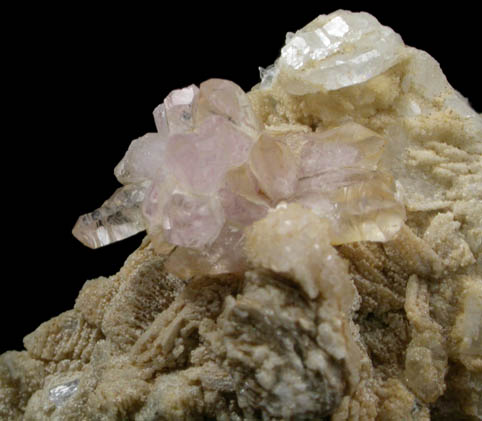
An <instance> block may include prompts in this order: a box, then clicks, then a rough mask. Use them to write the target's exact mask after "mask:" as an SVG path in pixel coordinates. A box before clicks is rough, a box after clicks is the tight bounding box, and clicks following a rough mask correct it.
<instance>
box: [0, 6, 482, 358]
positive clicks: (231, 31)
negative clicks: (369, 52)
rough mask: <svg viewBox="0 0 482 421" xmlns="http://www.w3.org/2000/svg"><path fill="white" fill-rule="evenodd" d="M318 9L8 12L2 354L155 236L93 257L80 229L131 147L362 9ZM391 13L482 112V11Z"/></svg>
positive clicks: (382, 15) (402, 9) (389, 21)
mask: <svg viewBox="0 0 482 421" xmlns="http://www.w3.org/2000/svg"><path fill="white" fill-rule="evenodd" d="M317 3H318V6H316V7H315V6H307V5H306V4H307V2H299V4H300V7H299V8H298V7H297V4H296V2H293V3H290V5H286V6H279V5H278V6H275V5H271V4H266V3H261V2H259V4H257V5H255V6H253V5H251V6H249V5H248V4H247V3H240V2H236V3H234V2H229V3H222V5H220V6H206V7H204V8H203V7H200V6H197V7H196V8H195V9H193V8H192V6H191V5H190V4H189V3H187V2H182V3H181V2H179V4H174V3H166V2H162V3H160V4H161V5H162V6H161V7H163V9H161V8H160V7H157V8H156V9H144V10H143V9H141V8H136V9H135V10H133V9H132V8H130V7H128V6H119V5H118V4H117V5H115V6H114V5H113V6H112V8H111V9H109V10H99V9H98V8H97V7H93V8H87V7H84V8H80V7H79V8H78V9H76V8H75V7H71V8H69V9H62V8H52V9H51V10H49V9H45V7H43V8H42V9H41V10H33V9H28V10H27V9H26V10H20V11H16V12H11V13H4V14H3V18H2V19H3V20H4V21H5V22H4V23H6V24H8V26H5V27H8V29H7V30H6V32H7V33H6V34H5V36H4V37H3V41H2V43H3V54H2V55H3V60H2V62H3V64H2V67H3V69H4V71H6V75H5V73H4V77H3V83H2V85H3V89H2V91H3V95H2V101H3V105H4V107H3V112H2V123H3V124H2V126H3V127H2V128H3V130H2V147H3V153H2V155H1V157H2V161H3V189H2V193H3V194H2V196H3V198H2V211H3V212H2V214H3V219H2V226H3V228H4V230H3V232H4V235H3V238H2V240H3V245H4V249H3V256H2V261H3V271H2V277H3V279H2V284H1V289H0V297H1V298H0V311H1V315H0V320H1V322H2V323H3V325H4V326H5V327H6V329H5V330H4V332H2V336H0V337H1V342H0V353H1V352H3V351H5V350H8V349H22V347H23V345H22V338H23V336H25V335H26V334H27V333H29V332H31V331H32V330H34V329H35V328H36V327H37V326H38V325H39V324H40V323H41V322H43V321H46V320H48V319H49V318H51V317H53V316H55V315H57V314H59V313H61V312H63V311H66V310H68V309H70V308H72V306H73V304H74V301H75V298H76V296H77V294H78V292H79V290H80V289H81V287H82V285H83V283H84V281H85V280H87V279H91V278H95V277H97V276H101V275H106V276H108V275H110V274H114V273H115V272H116V271H117V270H118V269H119V268H120V266H121V265H122V263H123V261H124V260H125V259H126V257H127V256H128V255H129V254H130V253H131V252H132V251H134V250H135V249H136V247H137V246H138V244H139V243H140V241H141V239H142V234H140V235H137V236H135V237H133V238H131V239H129V240H125V241H123V242H120V243H117V244H112V245H110V246H108V247H105V248H103V249H99V250H90V249H88V248H86V247H84V246H82V245H81V244H80V243H79V242H77V241H76V240H75V239H74V238H73V237H72V236H71V229H72V227H73V225H74V223H75V221H76V219H77V217H78V216H79V215H80V214H83V213H86V212H89V211H92V210H94V209H95V208H96V207H98V206H99V205H100V204H101V203H102V202H103V201H104V200H105V199H106V198H107V197H108V196H109V195H110V194H111V193H112V192H113V191H114V189H115V188H116V187H117V186H118V184H117V181H116V180H115V178H114V176H113V168H114V166H115V165H116V164H117V162H118V161H119V160H120V159H121V158H122V156H123V154H124V152H125V150H126V149H127V146H128V145H129V143H130V141H131V140H132V139H134V138H136V137H138V136H141V135H143V134H144V133H145V132H148V131H154V130H155V126H154V122H153V119H152V110H153V108H154V107H155V106H156V105H158V104H159V103H160V102H162V100H163V98H164V97H165V96H166V95H167V94H168V93H169V92H170V91H171V90H172V89H175V88H180V87H184V86H187V85H189V84H191V83H196V84H199V83H200V82H202V81H203V80H205V79H208V78H210V77H219V78H226V79H231V80H233V81H235V82H237V83H238V84H239V85H240V86H241V87H242V88H243V89H245V90H249V89H250V88H251V87H252V86H253V85H254V84H256V83H257V82H258V80H259V73H258V66H263V67H266V66H267V65H269V64H271V63H272V62H273V61H274V60H275V58H276V57H277V56H278V54H279V51H280V48H281V47H282V45H283V43H284V36H285V33H286V32H287V31H295V30H297V29H300V28H301V27H303V26H304V25H305V24H307V23H308V22H309V21H311V20H312V19H314V18H315V17H316V16H317V15H318V14H321V13H330V12H332V11H334V10H336V9H338V8H345V9H351V10H354V11H359V10H360V6H359V5H358V6H356V5H353V4H349V3H347V2H343V3H341V2H340V3H334V2H317ZM278 4H280V3H278ZM384 4H385V7H369V6H368V5H366V7H363V9H362V10H366V11H368V12H370V13H372V14H374V15H375V16H376V17H377V18H378V19H379V20H380V21H381V23H383V24H385V25H388V26H391V27H392V28H393V29H394V30H395V31H397V32H398V33H400V34H401V35H402V37H403V39H404V41H405V43H406V44H408V45H411V46H415V47H417V48H420V49H424V50H426V51H428V52H429V53H430V54H431V55H433V56H434V57H435V58H436V59H437V60H438V61H439V62H440V63H441V66H442V68H443V69H444V71H445V73H446V75H447V77H448V79H449V81H450V82H451V83H452V85H453V86H454V87H455V88H456V89H458V90H459V91H460V92H461V93H462V94H463V95H464V96H467V97H469V98H470V100H471V102H472V105H473V106H474V108H475V109H477V110H478V111H482V95H481V88H480V65H479V59H480V57H479V56H480V47H479V46H480V40H481V37H480V35H479V29H480V25H479V23H478V13H476V12H475V10H470V9H467V8H464V9H463V10H459V11H457V10H453V9H452V10H450V9H448V8H447V9H446V10H444V9H441V8H437V9H433V10H420V9H419V8H418V7H417V5H410V4H408V3H407V2H392V3H388V2H385V3H384ZM455 6H456V5H455V4H453V7H455Z"/></svg>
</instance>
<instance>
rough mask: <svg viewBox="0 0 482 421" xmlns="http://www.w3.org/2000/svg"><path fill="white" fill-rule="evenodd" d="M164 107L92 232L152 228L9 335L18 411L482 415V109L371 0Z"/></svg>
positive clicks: (7, 365) (4, 397) (17, 415)
mask: <svg viewBox="0 0 482 421" xmlns="http://www.w3.org/2000/svg"><path fill="white" fill-rule="evenodd" d="M261 76H262V80H261V83H260V84H258V85H257V86H255V87H254V88H253V89H252V90H251V91H250V92H248V93H247V94H246V93H244V92H243V91H242V90H241V88H239V86H237V85H236V84H235V83H233V82H229V81H225V80H220V79H210V80H208V81H206V82H203V83H202V84H201V85H200V86H199V87H197V86H194V85H191V86H189V87H185V88H182V89H176V90H174V91H173V92H172V93H171V94H170V95H169V96H168V97H166V99H165V100H164V102H163V103H162V104H161V105H159V106H158V107H157V108H156V109H155V110H154V118H155V121H156V127H157V130H158V131H157V133H148V134H146V135H145V136H143V137H141V138H139V139H136V140H134V141H133V142H132V144H131V146H130V147H129V150H128V151H127V153H126V155H125V157H124V158H123V160H122V161H121V162H120V163H119V164H118V166H117V167H116V169H115V175H116V176H117V178H118V180H119V181H120V182H121V183H122V184H123V187H121V188H120V189H119V190H118V191H117V192H115V193H114V195H113V196H112V197H111V198H110V199H108V200H107V201H106V202H105V203H104V205H103V206H102V207H100V208H99V209H98V210H96V211H94V212H92V213H90V214H87V215H84V216H82V217H80V218H79V221H78V222H77V224H76V226H75V228H74V235H75V236H76V237H77V238H79V239H80V240H81V241H82V242H84V243H85V244H86V245H88V246H90V247H93V248H95V247H99V246H102V245H105V244H109V243H110V242H113V241H118V240H121V239H123V238H126V237H128V236H130V235H133V234H135V233H136V232H139V231H142V230H144V229H146V230H147V235H146V237H145V239H144V241H143V242H142V245H141V246H140V247H139V249H138V250H136V251H135V252H134V253H133V254H132V255H131V256H130V257H129V258H128V259H127V261H126V263H125V264H124V266H123V267H122V268H121V270H120V271H119V272H118V273H117V274H115V275H113V276H111V277H108V278H105V277H100V278H97V279H93V280H90V281H87V282H86V283H85V285H84V286H83V288H82V290H81V291H80V293H79V296H78V298H77V300H76V302H75V306H74V308H73V309H72V310H70V311H67V312H65V313H62V314H60V315H59V316H57V317H55V318H53V319H51V320H49V321H47V322H45V323H43V324H42V325H40V326H39V327H38V328H37V329H36V330H35V331H34V332H32V333H31V334H29V335H27V336H26V337H25V339H24V344H25V348H26V349H25V351H20V352H17V351H9V352H6V353H5V354H2V355H1V356H0V419H2V420H3V419H5V420H22V421H34V420H35V421H40V420H96V421H97V420H98V421H104V420H105V421H107V420H109V421H110V420H135V421H156V420H201V419H213V420H214V419H215V420H222V421H228V420H234V421H241V420H332V421H348V420H350V421H355V420H356V421H362V420H363V421H368V420H376V421H385V420H400V421H402V420H403V421H406V420H413V421H416V420H417V421H422V420H423V421H426V420H482V117H481V116H480V115H479V114H477V113H476V112H475V111H474V110H473V109H472V108H471V107H470V106H469V104H468V102H467V100H466V99H465V98H463V97H462V96H461V95H460V94H459V93H458V92H456V91H455V90H454V89H453V88H452V87H451V86H450V85H449V83H448V82H447V80H446V78H445V76H444V75H443V73H442V71H441V69H440V67H439V65H438V63H437V62H436V61H435V60H434V59H433V58H432V57H431V56H429V55H428V54H427V53H425V52H423V51H420V50H417V49H415V48H411V47H407V46H405V44H404V43H403V41H402V39H401V38H400V36H399V35H398V34H396V33H395V32H394V31H392V30H391V29H390V28H388V27H385V26H382V25H381V24H380V23H379V22H378V21H377V20H376V19H375V18H374V17H373V16H371V15H369V14H367V13H351V12H347V11H342V10H340V11H337V12H334V13H332V14H330V15H321V16H319V17H318V18H316V19H315V20H314V21H312V22H311V23H309V24H308V25H307V26H305V27H304V28H303V29H301V30H299V31H298V32H296V33H294V34H293V33H289V34H288V35H287V38H286V44H285V46H284V47H283V49H282V50H281V55H280V57H279V59H278V60H277V61H276V62H275V63H274V65H273V66H270V67H268V68H267V69H263V70H262V72H261Z"/></svg>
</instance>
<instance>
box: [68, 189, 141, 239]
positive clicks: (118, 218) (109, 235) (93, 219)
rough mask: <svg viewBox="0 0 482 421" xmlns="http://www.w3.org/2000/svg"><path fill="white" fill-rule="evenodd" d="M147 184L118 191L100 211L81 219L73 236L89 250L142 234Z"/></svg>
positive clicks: (75, 227) (83, 216) (73, 231)
mask: <svg viewBox="0 0 482 421" xmlns="http://www.w3.org/2000/svg"><path fill="white" fill-rule="evenodd" d="M147 185H148V183H142V184H129V185H127V186H124V187H121V188H119V189H117V190H116V191H115V192H114V194H113V195H112V196H111V197H110V198H109V199H107V200H106V201H105V202H104V203H103V205H102V206H101V207H100V208H99V209H97V210H95V211H94V212H91V213H87V214H85V215H82V216H80V217H79V219H78V220H77V223H76V224H75V226H74V229H73V230H72V234H73V235H74V237H75V238H77V239H78V240H79V241H80V242H81V243H83V244H85V245H86V246H87V247H90V248H98V247H102V246H106V245H107V244H110V243H113V242H115V241H120V240H123V239H124V238H128V237H131V236H133V235H135V234H137V233H138V232H140V231H143V230H144V229H145V226H144V223H143V219H142V212H141V204H142V201H143V200H144V196H145V190H146V188H147Z"/></svg>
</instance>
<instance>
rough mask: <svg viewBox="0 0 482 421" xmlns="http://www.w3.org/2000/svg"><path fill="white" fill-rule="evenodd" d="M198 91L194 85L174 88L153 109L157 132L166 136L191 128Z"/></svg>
mask: <svg viewBox="0 0 482 421" xmlns="http://www.w3.org/2000/svg"><path fill="white" fill-rule="evenodd" d="M198 93H199V88H198V87H197V86H196V85H190V86H188V87H186V88H182V89H175V90H174V91H172V92H171V93H170V94H169V95H168V96H167V97H166V99H164V102H163V103H162V104H160V105H159V106H158V107H156V108H155V109H154V111H153V115H154V121H155V123H156V128H157V131H158V133H159V134H161V135H164V136H167V135H172V134H176V133H183V132H186V131H190V130H192V129H193V127H194V123H193V105H194V103H195V102H196V100H197V96H198Z"/></svg>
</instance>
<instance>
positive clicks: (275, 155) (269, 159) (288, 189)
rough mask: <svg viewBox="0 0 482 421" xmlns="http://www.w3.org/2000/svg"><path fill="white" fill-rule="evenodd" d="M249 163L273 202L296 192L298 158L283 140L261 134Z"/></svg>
mask: <svg viewBox="0 0 482 421" xmlns="http://www.w3.org/2000/svg"><path fill="white" fill-rule="evenodd" d="M249 163H250V166H251V169H252V170H253V173H254V174H255V176H256V178H257V180H258V183H259V185H260V186H261V189H262V190H263V192H264V193H265V194H266V195H267V196H268V197H269V198H270V199H271V200H272V201H273V203H277V202H279V201H280V200H283V199H287V198H289V197H290V196H292V195H293V194H294V192H295V189H296V184H297V166H296V159H295V157H294V156H293V154H292V153H291V151H290V150H289V148H288V147H287V146H286V145H284V144H283V143H282V142H280V141H278V140H277V139H275V138H273V137H271V136H267V135H263V136H261V138H260V139H259V141H258V142H257V143H256V145H255V146H254V147H253V150H252V151H251V156H250V162H249Z"/></svg>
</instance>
